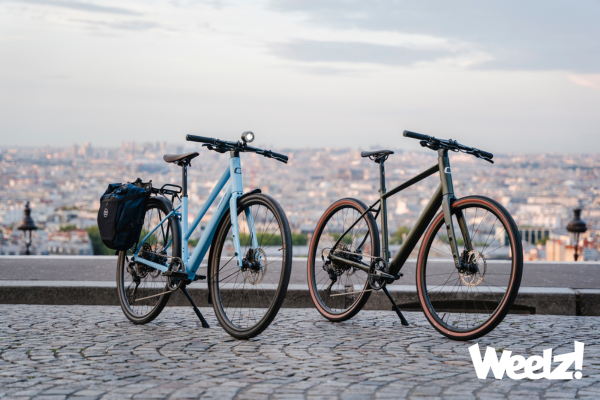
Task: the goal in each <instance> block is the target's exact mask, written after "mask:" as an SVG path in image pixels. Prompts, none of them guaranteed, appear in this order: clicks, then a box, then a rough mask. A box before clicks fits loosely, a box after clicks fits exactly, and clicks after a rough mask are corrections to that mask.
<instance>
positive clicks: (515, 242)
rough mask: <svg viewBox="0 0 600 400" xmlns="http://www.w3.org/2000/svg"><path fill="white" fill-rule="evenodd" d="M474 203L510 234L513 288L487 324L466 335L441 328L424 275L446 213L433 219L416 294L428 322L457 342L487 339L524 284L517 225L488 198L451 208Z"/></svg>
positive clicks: (467, 200) (471, 199)
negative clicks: (496, 220) (491, 214)
mask: <svg viewBox="0 0 600 400" xmlns="http://www.w3.org/2000/svg"><path fill="white" fill-rule="evenodd" d="M467 204H472V205H475V206H479V207H485V208H486V209H490V210H492V211H493V212H494V214H495V216H496V217H497V218H498V219H500V220H501V221H502V223H503V224H504V226H505V227H506V228H507V230H510V232H507V233H508V234H509V235H510V243H511V251H512V254H513V262H512V266H511V277H510V288H509V289H508V291H507V292H506V293H505V295H504V298H503V299H502V302H501V303H500V305H499V307H498V308H497V309H496V311H495V313H494V315H492V317H490V318H489V319H488V321H486V322H485V323H484V324H482V325H481V326H479V327H477V329H475V330H472V331H466V332H458V331H451V330H449V329H447V328H445V327H444V326H442V325H440V322H439V321H438V319H437V317H436V316H435V312H434V311H433V310H432V309H431V308H430V304H429V301H428V300H427V298H428V296H427V295H426V293H425V290H424V285H425V281H424V273H425V271H426V263H427V250H428V249H429V246H430V244H431V241H432V240H433V238H432V236H433V235H435V234H436V232H437V230H438V229H439V228H438V225H440V223H441V221H442V220H443V218H444V214H443V213H442V212H440V213H439V214H438V215H437V216H436V217H435V218H434V220H433V221H432V222H431V224H430V225H429V228H428V229H427V232H425V236H424V237H423V242H422V244H421V248H420V250H419V258H418V261H417V271H416V272H417V273H416V275H417V293H418V296H419V302H420V303H421V308H422V309H423V313H424V314H425V317H426V318H427V320H428V321H429V323H430V324H431V325H432V326H433V327H434V328H435V329H436V330H437V331H438V332H440V333H441V334H442V335H444V336H446V337H448V338H450V339H454V340H471V339H476V338H478V337H481V336H484V335H486V334H488V333H489V332H490V331H492V330H493V329H494V328H495V327H496V326H498V324H499V323H500V322H502V320H503V319H504V317H505V316H506V314H508V312H509V311H510V308H511V307H512V305H513V303H514V301H515V299H516V297H517V294H518V292H519V286H520V284H521V275H522V272H523V249H522V245H521V239H520V237H519V231H518V229H517V225H516V224H515V222H514V220H513V218H512V217H511V216H510V214H509V213H508V211H507V210H506V209H505V208H504V207H503V206H502V205H501V204H500V203H498V202H496V201H494V200H492V199H489V198H487V197H482V196H469V197H463V198H461V199H460V200H457V201H455V202H454V204H453V205H452V209H453V210H454V209H455V208H458V207H461V206H464V205H467Z"/></svg>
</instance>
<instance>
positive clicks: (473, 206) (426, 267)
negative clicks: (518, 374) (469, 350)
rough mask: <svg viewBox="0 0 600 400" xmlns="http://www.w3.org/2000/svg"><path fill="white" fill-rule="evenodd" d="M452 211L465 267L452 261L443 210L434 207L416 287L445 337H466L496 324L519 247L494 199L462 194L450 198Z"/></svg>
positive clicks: (509, 297)
mask: <svg viewBox="0 0 600 400" xmlns="http://www.w3.org/2000/svg"><path fill="white" fill-rule="evenodd" d="M451 213H452V220H453V225H454V230H455V235H456V241H457V245H458V248H459V251H461V249H462V252H461V254H459V256H460V257H461V259H462V260H463V264H465V265H467V266H468V269H464V270H459V269H457V268H456V267H455V266H454V262H453V260H452V250H451V249H450V245H449V240H448V236H447V234H446V228H445V225H444V216H443V213H439V214H438V215H437V216H436V218H435V219H434V220H433V222H432V223H431V225H430V226H429V229H428V230H427V232H426V233H425V236H424V238H423V244H422V245H421V249H420V251H419V259H418V261H417V291H418V294H419V300H420V302H421V306H422V307H423V312H424V313H425V316H426V317H427V319H428V320H429V322H430V323H431V325H432V326H433V327H434V328H435V329H437V330H438V331H439V332H440V333H441V334H443V335H445V336H447V337H449V338H450V339H455V340H471V339H475V338H478V337H481V336H483V335H486V334H487V333H489V332H490V331H491V330H492V329H494V328H495V327H496V326H498V324H499V323H500V322H501V321H502V320H503V319H504V317H505V316H506V314H507V313H508V312H509V310H510V308H511V307H512V305H513V303H514V301H515V298H516V297H517V293H518V291H519V286H520V284H521V275H522V273H523V249H522V245H521V239H520V236H519V231H518V230H517V226H516V224H515V222H514V220H513V219H512V217H511V216H510V214H509V213H508V211H506V209H505V208H504V207H502V206H501V205H500V204H499V203H497V202H495V201H494V200H492V199H488V198H486V197H480V196H470V197H465V198H462V199H460V200H457V201H456V202H454V204H453V205H452V208H451ZM460 220H464V223H463V229H461V228H460ZM463 231H466V232H463ZM467 234H468V236H469V239H470V241H471V243H472V246H473V247H472V249H471V250H469V249H467V245H466V243H467V242H468V241H467V238H465V236H466V235H467Z"/></svg>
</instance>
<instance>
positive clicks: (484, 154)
mask: <svg viewBox="0 0 600 400" xmlns="http://www.w3.org/2000/svg"><path fill="white" fill-rule="evenodd" d="M479 154H481V155H482V156H484V157H485V158H489V159H490V160H491V159H492V158H494V155H493V154H492V153H488V152H487V151H483V150H479Z"/></svg>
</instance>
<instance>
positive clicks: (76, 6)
mask: <svg viewBox="0 0 600 400" xmlns="http://www.w3.org/2000/svg"><path fill="white" fill-rule="evenodd" d="M13 1H17V2H20V3H27V4H38V5H43V6H49V7H61V8H69V9H71V10H78V11H87V12H93V13H105V14H119V15H138V16H139V15H143V14H142V13H139V12H137V11H133V10H129V9H126V8H120V7H107V6H99V5H96V4H93V3H83V2H80V1H62V0H13Z"/></svg>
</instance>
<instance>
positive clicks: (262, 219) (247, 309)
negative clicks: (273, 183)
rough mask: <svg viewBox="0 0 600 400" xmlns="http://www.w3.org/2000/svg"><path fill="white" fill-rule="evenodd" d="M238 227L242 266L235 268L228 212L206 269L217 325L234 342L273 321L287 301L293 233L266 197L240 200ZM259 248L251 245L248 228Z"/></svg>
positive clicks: (281, 214)
mask: <svg viewBox="0 0 600 400" xmlns="http://www.w3.org/2000/svg"><path fill="white" fill-rule="evenodd" d="M237 218H238V229H239V240H240V250H241V251H242V258H243V259H244V260H246V263H245V265H244V266H238V265H237V261H236V256H235V249H234V245H233V235H234V234H235V233H234V229H232V224H231V218H230V214H229V212H228V213H227V214H226V215H225V216H224V217H223V220H222V221H221V223H220V225H219V228H218V229H217V232H216V234H215V239H214V240H213V243H212V247H214V248H213V249H212V250H211V260H210V270H209V271H208V276H209V285H210V289H211V299H212V302H213V307H214V310H215V314H216V316H217V319H218V320H219V323H220V324H221V326H222V327H223V329H225V331H226V332H227V333H229V334H230V335H231V336H233V337H235V338H238V339H249V338H251V337H254V336H256V335H258V334H260V333H261V332H262V331H264V330H265V329H266V328H267V327H268V326H269V325H270V324H271V322H272V321H273V319H274V318H275V316H276V315H277V313H278V312H279V309H280V308H281V304H282V303H283V300H284V299H285V295H286V292H287V287H288V283H289V281H290V274H291V270H292V234H291V231H290V226H289V223H288V220H287V217H286V216H285V213H284V212H283V210H282V208H281V206H280V205H279V203H277V201H276V200H275V199H273V198H272V197H270V196H267V195H264V194H252V195H249V196H247V197H243V198H242V199H241V200H239V202H238V217H237ZM252 225H254V232H256V242H257V244H258V246H257V247H254V246H253V245H252V241H253V240H252V239H253V238H252V232H253V230H252V229H251V226H252Z"/></svg>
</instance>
